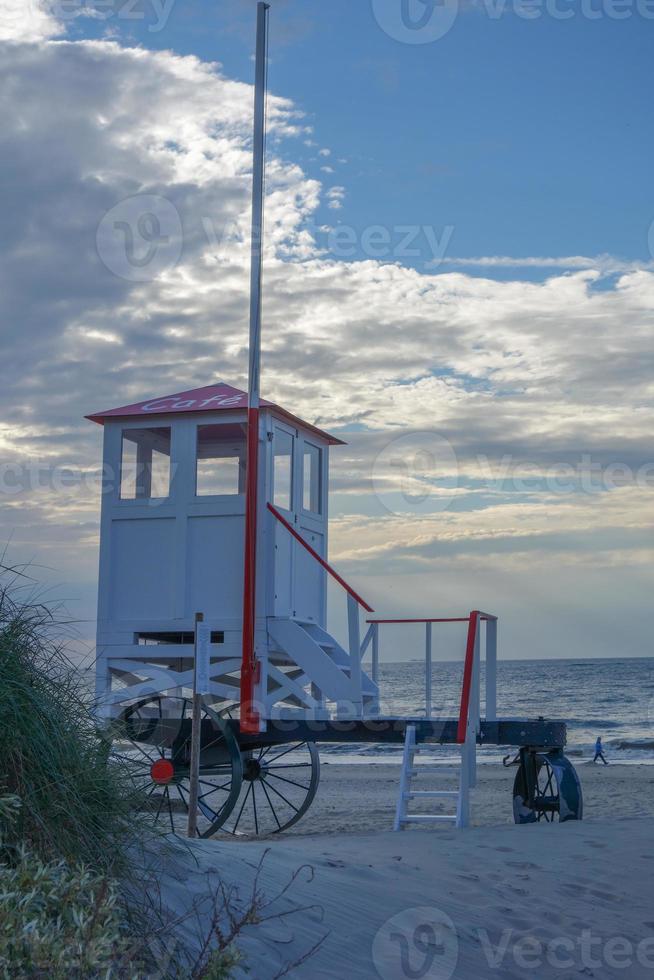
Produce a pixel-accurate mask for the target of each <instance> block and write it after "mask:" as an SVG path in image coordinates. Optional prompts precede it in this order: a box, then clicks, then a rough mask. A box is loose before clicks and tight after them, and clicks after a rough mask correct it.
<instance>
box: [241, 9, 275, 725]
mask: <svg viewBox="0 0 654 980" xmlns="http://www.w3.org/2000/svg"><path fill="white" fill-rule="evenodd" d="M269 10H270V4H268V3H259V4H257V53H256V82H255V91H254V169H253V179H252V247H251V248H252V251H251V271H250V366H249V379H248V436H247V475H246V498H245V574H244V581H243V655H242V664H241V731H243V732H258V731H259V730H260V727H261V718H260V714H259V711H258V708H257V705H256V704H255V696H256V686H257V683H258V681H259V677H260V666H261V665H260V663H259V661H258V660H257V655H256V645H255V644H256V636H255V631H256V615H257V610H256V566H257V507H258V483H259V480H258V476H259V474H258V470H259V398H260V385H259V378H260V365H261V274H262V261H263V199H264V183H265V180H264V178H265V144H266V89H267V81H268V79H267V68H268V11H269Z"/></svg>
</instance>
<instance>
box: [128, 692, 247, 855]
mask: <svg viewBox="0 0 654 980" xmlns="http://www.w3.org/2000/svg"><path fill="white" fill-rule="evenodd" d="M191 712H192V703H191V701H190V700H189V699H188V698H183V697H164V696H156V697H150V698H146V699H144V700H142V701H139V702H138V703H136V704H133V705H130V706H129V707H127V708H126V709H125V710H124V711H123V712H122V714H121V715H120V717H119V718H118V720H117V721H116V723H115V724H114V726H113V733H112V734H113V739H114V745H113V750H112V753H111V757H112V758H113V760H114V761H115V762H118V763H120V764H122V765H123V766H124V767H125V769H126V770H127V772H128V773H129V774H130V775H131V776H132V778H133V780H134V782H135V785H136V787H137V789H138V790H140V791H141V792H142V793H143V799H144V804H143V805H144V807H145V808H147V810H148V812H150V813H153V814H154V820H155V823H162V826H163V827H164V828H166V829H170V831H171V833H173V834H180V835H185V834H186V827H187V820H188V808H189V796H190V785H189V774H190V759H191ZM201 733H202V734H201V742H202V751H201V754H200V775H199V787H198V810H197V832H198V836H199V837H209V836H211V835H212V834H214V833H216V831H217V830H218V829H219V828H220V827H221V826H222V824H223V822H224V821H225V820H226V819H227V817H228V816H229V814H230V813H231V811H232V810H233V808H234V806H235V804H236V802H237V800H238V798H239V794H240V791H241V784H242V778H243V774H242V765H241V753H240V750H239V747H238V742H237V740H236V737H235V735H234V733H233V731H232V729H231V728H230V727H229V725H228V724H226V723H225V721H224V720H223V719H222V718H221V717H220V716H219V715H217V714H216V713H215V712H214V711H211V710H210V709H208V708H204V707H203V708H202V713H201Z"/></svg>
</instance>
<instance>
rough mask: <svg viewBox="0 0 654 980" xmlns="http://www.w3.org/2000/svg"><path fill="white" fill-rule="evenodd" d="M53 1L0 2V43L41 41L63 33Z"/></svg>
mask: <svg viewBox="0 0 654 980" xmlns="http://www.w3.org/2000/svg"><path fill="white" fill-rule="evenodd" d="M54 8H55V3H54V0H0V41H16V42H25V41H42V40H44V39H46V38H50V37H56V36H57V35H59V34H62V33H64V28H63V25H62V23H61V21H60V20H59V19H58V18H57V17H56V16H55V12H54Z"/></svg>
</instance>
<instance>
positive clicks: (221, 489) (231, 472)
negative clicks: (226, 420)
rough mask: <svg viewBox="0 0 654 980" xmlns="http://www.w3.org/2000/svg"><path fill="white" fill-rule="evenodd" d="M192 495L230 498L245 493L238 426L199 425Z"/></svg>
mask: <svg viewBox="0 0 654 980" xmlns="http://www.w3.org/2000/svg"><path fill="white" fill-rule="evenodd" d="M196 459H197V462H196V475H195V487H196V489H195V492H196V495H197V496H198V497H233V496H236V495H237V494H240V493H244V492H245V433H244V431H243V427H242V426H240V425H199V426H198V438H197V456H196Z"/></svg>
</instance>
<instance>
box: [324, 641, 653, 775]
mask: <svg viewBox="0 0 654 980" xmlns="http://www.w3.org/2000/svg"><path fill="white" fill-rule="evenodd" d="M461 679H462V664H461V663H460V662H459V663H434V665H433V672H432V701H433V708H432V716H433V717H435V718H456V717H457V716H458V712H459V699H460V696H461ZM483 683H484V674H483V668H482V711H483ZM380 692H381V709H382V714H384V715H408V716H413V717H415V716H417V715H424V713H425V667H424V662H420V661H414V662H407V663H384V664H381V665H380ZM497 713H498V717H504V718H538V717H539V716H540V715H543V716H544V717H545V718H556V719H562V720H563V721H566V722H567V724H568V747H567V749H566V752H567V754H569V755H570V756H571V758H573V759H574V758H578V759H579V758H585V757H588V756H590V757H591V758H592V754H593V748H594V745H595V739H596V738H597V736H598V735H601V736H602V741H603V743H604V748H605V755H606V757H607V759H608V760H609V761H613V762H621V763H622V762H628V763H654V658H638V659H636V658H634V659H615V660H519V661H518V660H511V661H504V662H500V663H499V664H498V677H497ZM508 751H509V749H505V750H503V749H502V748H501V747H500V748H498V747H496V746H488V747H484V748H483V749H481V750H480V752H479V753H478V759H479V762H481V763H483V762H497V761H498V760H499V759H501V758H502V757H503V756H504V755H506V754H507V752H508ZM321 754H323V750H321ZM324 758H325V761H326V762H328V761H333V762H336V761H338V762H349V763H366V762H367V763H374V762H398V763H399V762H400V760H401V748H400V747H395V746H388V745H359V746H349V745H339V746H326V747H325V749H324ZM454 758H455V756H454V753H453V751H452V750H450V749H448V748H447V747H442V748H441V747H437V746H433V747H431V746H430V747H428V748H427V750H426V751H425V753H424V754H423V756H422V757H421V760H422V761H425V762H427V761H431V762H434V763H441V762H442V763H450V762H452V761H453V760H454Z"/></svg>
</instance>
